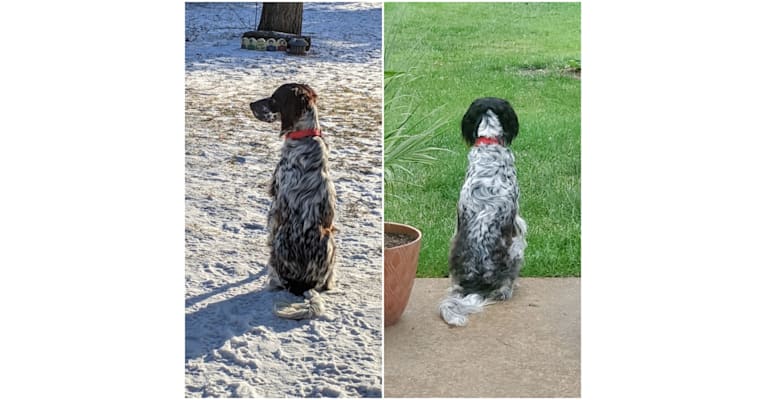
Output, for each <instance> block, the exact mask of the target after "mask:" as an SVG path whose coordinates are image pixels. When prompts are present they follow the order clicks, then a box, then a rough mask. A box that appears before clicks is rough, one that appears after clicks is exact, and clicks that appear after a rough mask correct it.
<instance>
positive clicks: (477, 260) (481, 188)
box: [439, 97, 527, 326]
mask: <svg viewBox="0 0 766 400" xmlns="http://www.w3.org/2000/svg"><path fill="white" fill-rule="evenodd" d="M461 125H462V126H461V128H462V134H463V138H464V139H465V141H466V142H467V143H468V144H469V145H470V146H472V147H471V150H470V151H469V152H468V171H467V172H466V175H465V181H464V183H463V187H462V189H461V191H460V200H459V201H458V205H457V228H456V230H455V234H454V236H453V238H452V247H451V250H450V256H449V267H450V277H451V281H452V286H451V288H450V294H449V296H448V297H447V298H445V299H444V300H442V302H441V303H440V304H439V310H440V312H441V316H442V318H443V319H444V321H445V322H447V324H450V325H458V326H463V325H465V324H466V323H467V322H468V320H467V316H468V314H472V313H476V312H480V311H481V310H482V308H483V306H484V305H487V304H491V303H494V302H496V301H503V300H508V299H510V298H511V295H512V294H513V287H514V286H513V285H514V281H515V280H516V279H517V278H518V276H519V270H520V269H521V266H522V263H523V260H524V249H525V248H526V246H527V242H526V239H525V236H526V233H527V224H526V222H525V221H524V220H523V219H522V218H521V215H520V214H519V186H518V182H517V180H516V167H515V166H514V157H513V153H512V152H511V150H510V149H509V148H508V147H507V146H509V145H510V144H511V141H512V140H513V139H514V138H515V137H516V135H517V134H518V132H519V122H518V118H517V117H516V113H515V112H514V110H513V108H512V107H511V105H510V104H509V103H508V102H507V101H506V100H503V99H498V98H491V97H485V98H480V99H477V100H475V101H474V102H473V103H472V104H471V106H470V107H469V108H468V111H466V113H465V115H464V116H463V121H462V124H461Z"/></svg>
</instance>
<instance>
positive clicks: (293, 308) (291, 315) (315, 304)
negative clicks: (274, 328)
mask: <svg viewBox="0 0 766 400" xmlns="http://www.w3.org/2000/svg"><path fill="white" fill-rule="evenodd" d="M303 297H305V298H306V300H307V302H306V301H304V302H300V303H278V304H277V305H275V306H274V314H276V315H277V317H280V318H287V319H308V318H314V317H316V316H320V315H322V314H323V313H324V300H323V299H322V296H320V295H319V292H317V291H316V290H314V289H310V290H307V291H306V292H304V293H303Z"/></svg>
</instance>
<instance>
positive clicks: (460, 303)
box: [439, 293, 492, 326]
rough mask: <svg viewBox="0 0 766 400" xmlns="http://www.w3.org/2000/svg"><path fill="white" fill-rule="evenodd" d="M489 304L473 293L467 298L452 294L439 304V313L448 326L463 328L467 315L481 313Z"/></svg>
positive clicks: (466, 321)
mask: <svg viewBox="0 0 766 400" xmlns="http://www.w3.org/2000/svg"><path fill="white" fill-rule="evenodd" d="M491 303H492V301H489V300H487V299H485V298H484V297H482V296H481V295H478V294H475V293H473V294H469V295H467V296H462V295H460V294H459V293H452V294H450V295H449V296H447V298H446V299H444V300H442V302H441V303H439V311H440V312H441V315H442V319H444V322H446V323H448V324H450V325H457V326H465V325H466V324H467V323H468V315H469V314H474V313H477V312H481V310H482V309H484V306H485V305H487V304H491Z"/></svg>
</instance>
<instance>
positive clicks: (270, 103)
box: [250, 83, 318, 130]
mask: <svg viewBox="0 0 766 400" xmlns="http://www.w3.org/2000/svg"><path fill="white" fill-rule="evenodd" d="M317 97H318V96H317V94H316V92H315V91H314V89H312V88H311V87H309V85H303V84H299V83H287V84H284V85H282V86H280V87H279V88H278V89H277V90H276V91H274V93H273V94H272V95H271V97H267V98H265V99H261V100H258V101H255V102H252V103H250V110H251V111H252V112H253V115H255V118H258V119H259V120H261V121H264V122H274V121H276V120H277V119H280V120H281V121H282V130H285V129H290V128H292V127H293V125H295V123H296V122H297V121H298V120H299V119H300V118H301V116H303V115H304V114H305V113H306V112H308V111H313V109H314V107H315V106H316V100H317Z"/></svg>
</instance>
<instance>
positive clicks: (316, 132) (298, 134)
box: [285, 129, 322, 140]
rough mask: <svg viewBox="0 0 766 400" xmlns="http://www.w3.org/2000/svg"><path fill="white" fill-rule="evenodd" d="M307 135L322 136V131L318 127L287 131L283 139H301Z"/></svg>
mask: <svg viewBox="0 0 766 400" xmlns="http://www.w3.org/2000/svg"><path fill="white" fill-rule="evenodd" d="M309 136H322V131H320V130H319V129H304V130H302V131H294V132H290V133H287V134H286V135H285V139H293V140H295V139H303V138H305V137H309Z"/></svg>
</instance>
